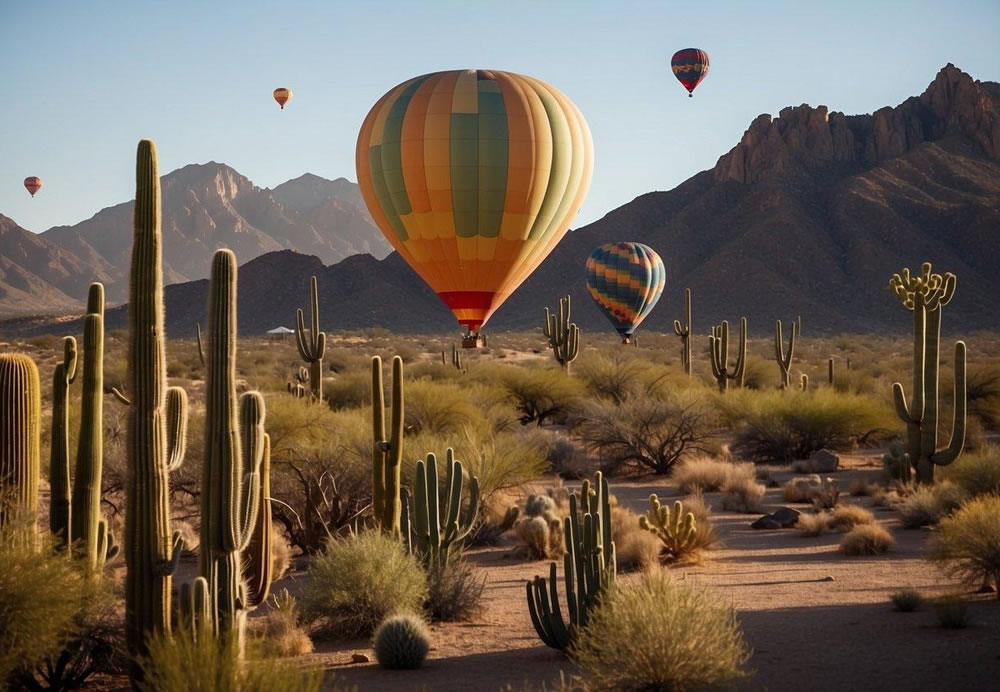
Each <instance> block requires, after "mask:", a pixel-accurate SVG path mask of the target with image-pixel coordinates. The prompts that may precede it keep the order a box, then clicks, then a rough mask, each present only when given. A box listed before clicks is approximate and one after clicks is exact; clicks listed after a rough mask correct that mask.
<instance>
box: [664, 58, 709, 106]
mask: <svg viewBox="0 0 1000 692" xmlns="http://www.w3.org/2000/svg"><path fill="white" fill-rule="evenodd" d="M670 67H671V69H672V70H673V71H674V77H677V81H678V82H680V83H681V84H683V85H684V88H685V89H687V90H688V97H689V98H690V97H691V96H694V89H695V87H696V86H698V85H699V84H701V80H703V79H705V77H706V76H707V75H708V53H706V52H705V51H703V50H699V49H698V48H685V49H684V50H679V51H677V52H676V53H674V57H673V58H671V60H670Z"/></svg>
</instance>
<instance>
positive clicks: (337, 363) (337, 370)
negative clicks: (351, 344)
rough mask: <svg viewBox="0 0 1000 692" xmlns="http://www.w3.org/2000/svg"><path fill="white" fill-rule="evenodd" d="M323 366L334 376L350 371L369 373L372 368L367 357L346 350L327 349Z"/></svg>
mask: <svg viewBox="0 0 1000 692" xmlns="http://www.w3.org/2000/svg"><path fill="white" fill-rule="evenodd" d="M328 343H329V342H328ZM323 364H324V365H326V367H327V369H329V371H330V372H331V373H332V374H334V375H339V374H341V373H345V372H350V371H367V369H368V368H369V367H371V361H370V360H369V359H368V358H367V357H366V356H363V355H361V354H358V353H354V352H352V351H350V350H348V349H346V348H327V349H326V353H324V354H323Z"/></svg>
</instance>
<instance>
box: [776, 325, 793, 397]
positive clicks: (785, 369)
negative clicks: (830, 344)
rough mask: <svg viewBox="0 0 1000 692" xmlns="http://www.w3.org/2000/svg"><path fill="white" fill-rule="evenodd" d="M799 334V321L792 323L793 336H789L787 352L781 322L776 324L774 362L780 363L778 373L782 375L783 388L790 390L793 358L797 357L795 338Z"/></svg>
mask: <svg viewBox="0 0 1000 692" xmlns="http://www.w3.org/2000/svg"><path fill="white" fill-rule="evenodd" d="M798 334H799V323H798V321H793V322H792V330H791V334H789V336H788V351H785V345H784V337H783V336H782V329H781V320H775V322H774V360H775V361H776V362H777V363H778V371H779V373H780V374H781V386H782V388H783V389H788V387H789V386H791V382H792V380H791V377H792V376H791V368H792V358H794V357H795V338H796V337H797V336H798Z"/></svg>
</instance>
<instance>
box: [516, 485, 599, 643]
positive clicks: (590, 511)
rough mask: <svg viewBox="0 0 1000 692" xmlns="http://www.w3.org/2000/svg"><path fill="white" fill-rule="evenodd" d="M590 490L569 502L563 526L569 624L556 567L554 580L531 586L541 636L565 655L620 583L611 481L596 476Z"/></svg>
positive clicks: (530, 583) (531, 604)
mask: <svg viewBox="0 0 1000 692" xmlns="http://www.w3.org/2000/svg"><path fill="white" fill-rule="evenodd" d="M594 485H595V486H596V490H593V489H591V486H590V481H589V480H585V481H584V482H583V487H582V488H581V492H580V495H579V497H578V496H577V495H576V493H573V494H571V495H570V496H569V516H567V517H566V518H565V519H564V520H563V530H564V532H565V537H566V551H567V552H566V554H565V555H564V556H563V570H564V573H563V581H564V583H565V585H566V602H567V606H568V610H569V623H568V624H567V623H566V621H565V620H563V617H562V611H561V608H560V605H559V588H558V585H557V582H556V563H555V562H553V563H552V564H551V565H549V578H548V580H547V581H546V579H545V577H541V576H538V577H535V578H534V580H530V581H528V582H527V583H526V585H525V589H526V591H527V595H528V612H529V613H530V614H531V622H532V624H533V625H534V626H535V631H536V632H537V633H538V636H539V637H540V638H541V640H542V641H543V642H544V643H545V644H546V646H550V647H552V648H554V649H561V650H563V651H565V650H566V649H567V648H568V647H569V645H570V644H571V643H572V641H573V637H574V635H575V633H576V631H577V630H578V629H579V628H581V627H585V626H586V624H587V619H588V615H589V612H590V609H591V608H592V607H593V606H594V604H595V603H596V601H597V598H598V597H599V596H600V594H601V592H602V591H603V590H604V589H605V588H606V587H607V586H608V585H610V584H611V583H612V582H614V580H615V573H616V572H615V544H614V541H612V540H611V534H612V527H611V495H610V493H609V491H608V481H607V479H605V478H603V477H602V476H601V474H600V472H598V473H597V477H596V479H595V482H594Z"/></svg>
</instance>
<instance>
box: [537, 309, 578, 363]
mask: <svg viewBox="0 0 1000 692" xmlns="http://www.w3.org/2000/svg"><path fill="white" fill-rule="evenodd" d="M570 308H571V304H570V297H569V296H566V297H565V298H560V299H559V312H558V313H556V314H552V313H550V312H549V309H548V308H545V326H544V327H543V329H542V333H543V334H545V337H546V338H547V339H548V340H549V348H551V349H552V353H553V355H555V357H556V360H557V361H558V362H559V365H560V366H561V367H562V369H563V370H565V371H566V373H567V374H569V365H570V363H572V362H573V361H574V360H576V357H577V355H579V353H580V329H579V328H578V327H577V326H576V323H575V322H570V321H569V317H570Z"/></svg>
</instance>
